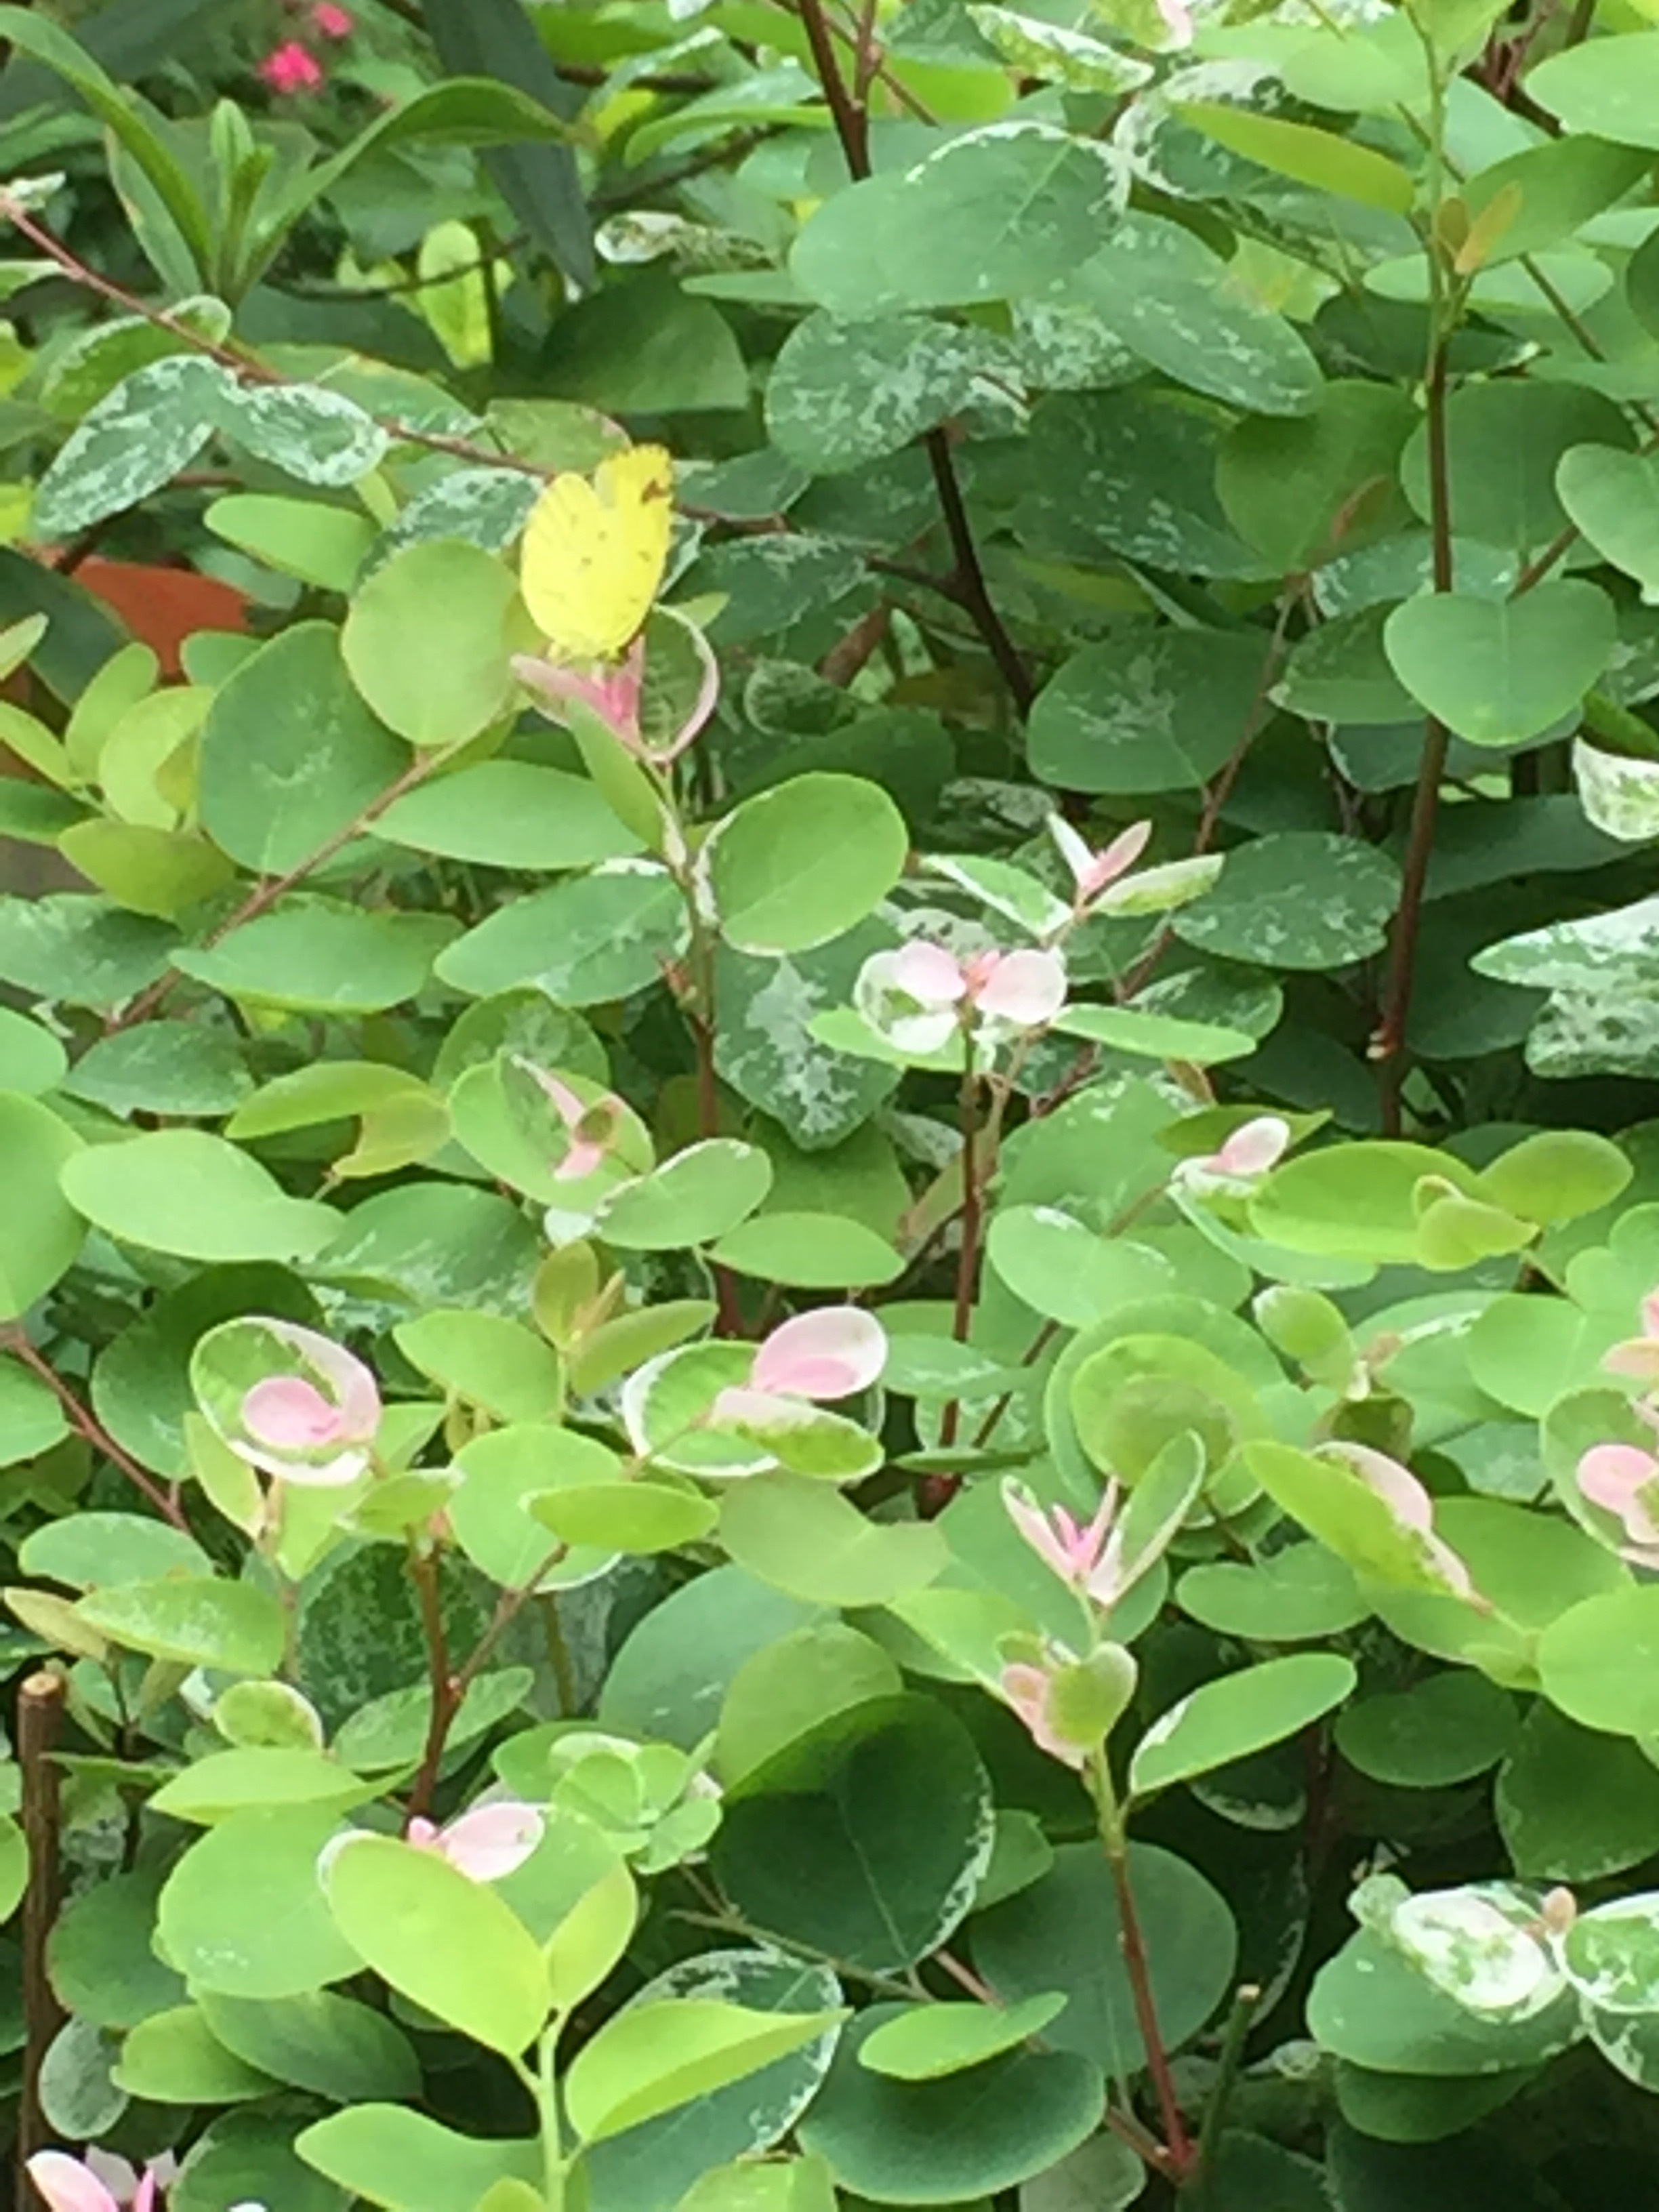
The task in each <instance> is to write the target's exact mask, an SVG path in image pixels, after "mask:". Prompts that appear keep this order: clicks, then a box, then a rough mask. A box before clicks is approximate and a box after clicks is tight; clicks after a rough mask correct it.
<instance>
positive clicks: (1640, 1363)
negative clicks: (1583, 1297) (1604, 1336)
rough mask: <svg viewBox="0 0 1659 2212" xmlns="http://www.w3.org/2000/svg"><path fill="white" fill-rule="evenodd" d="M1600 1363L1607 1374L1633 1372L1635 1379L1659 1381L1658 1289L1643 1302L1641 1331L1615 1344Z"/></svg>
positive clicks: (1651, 1292)
mask: <svg viewBox="0 0 1659 2212" xmlns="http://www.w3.org/2000/svg"><path fill="white" fill-rule="evenodd" d="M1601 1364H1602V1366H1603V1367H1605V1368H1606V1369H1607V1372H1608V1374H1609V1375H1633V1376H1635V1377H1636V1378H1637V1380H1638V1382H1642V1383H1659V1291H1650V1292H1649V1294H1648V1296H1647V1297H1644V1299H1643V1301H1642V1334H1640V1336H1629V1337H1626V1339H1625V1340H1624V1342H1623V1343H1622V1344H1615V1345H1614V1346H1613V1349H1612V1351H1611V1352H1608V1353H1607V1356H1606V1358H1604V1359H1603V1360H1602V1362H1601Z"/></svg>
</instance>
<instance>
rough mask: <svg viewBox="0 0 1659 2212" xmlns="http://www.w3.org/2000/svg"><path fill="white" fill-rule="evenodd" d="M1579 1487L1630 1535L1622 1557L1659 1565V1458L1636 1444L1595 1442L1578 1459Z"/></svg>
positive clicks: (1641, 1565) (1633, 1561)
mask: <svg viewBox="0 0 1659 2212" xmlns="http://www.w3.org/2000/svg"><path fill="white" fill-rule="evenodd" d="M1578 1487H1579V1489H1580V1491H1581V1492H1583V1495H1584V1496H1585V1497H1586V1498H1588V1499H1589V1502H1590V1504H1592V1505H1599V1506H1600V1507H1601V1510H1602V1512H1604V1513H1611V1514H1612V1516H1613V1518H1614V1520H1615V1521H1617V1522H1619V1524H1620V1527H1621V1528H1623V1529H1624V1532H1625V1534H1626V1536H1628V1537H1629V1538H1630V1540H1631V1541H1630V1542H1629V1543H1628V1544H1626V1545H1625V1546H1623V1547H1621V1556H1622V1557H1624V1558H1625V1559H1628V1560H1630V1562H1631V1563H1632V1565H1634V1566H1638V1567H1659V1510H1656V1509H1659V1459H1656V1458H1655V1457H1654V1455H1653V1454H1652V1453H1651V1452H1645V1451H1644V1450H1642V1449H1641V1448H1640V1446H1639V1445H1637V1444H1595V1445H1593V1446H1592V1447H1591V1449H1589V1451H1587V1452H1586V1453H1585V1454H1584V1455H1583V1458H1582V1459H1581V1460H1580V1461H1579V1462H1578Z"/></svg>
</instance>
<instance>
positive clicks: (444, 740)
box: [340, 539, 519, 746]
mask: <svg viewBox="0 0 1659 2212" xmlns="http://www.w3.org/2000/svg"><path fill="white" fill-rule="evenodd" d="M518 604H519V599H518V585H517V583H516V582H515V580H514V579H513V574H512V571H511V570H510V569H509V568H507V567H506V566H505V564H504V563H503V562H501V561H498V560H497V559H496V558H495V556H494V555H493V554H490V553H486V552H484V551H483V549H482V548H481V547H479V546H476V545H464V544H458V543H457V542H455V541H454V540H453V539H436V540H434V541H433V542H432V543H430V544H416V545H410V546H407V547H405V548H404V550H403V551H402V552H400V553H397V554H394V555H393V556H392V559H391V560H390V561H388V562H386V565H385V567H384V568H379V569H377V570H376V571H375V573H374V575H373V576H371V577H370V578H369V580H368V583H366V584H365V585H364V586H363V587H362V591H361V592H358V594H357V596H356V599H354V601H353V602H352V607H351V611H350V613H349V615H348V616H347V617H346V623H345V629H344V630H343V632H342V634H341V638H340V650H341V652H342V653H343V654H344V656H345V665H346V667H347V669H348V670H349V672H350V676H351V680H352V682H353V683H354V684H356V687H357V689H358V690H359V691H360V692H361V693H362V696H363V697H364V699H365V700H366V701H367V702H368V705H369V706H370V708H372V709H373V710H374V713H375V714H377V715H378V716H379V717H380V720H381V721H383V722H384V723H385V724H386V726H387V728H388V729H392V730H395V731H396V732H397V733H398V736H399V737H400V738H408V739H409V741H410V744H413V745H419V746H426V745H441V746H449V745H459V744H465V741H466V740H467V739H468V738H476V737H477V736H478V735H479V734H480V733H481V732H483V731H484V730H487V729H488V728H489V726H490V724H491V723H492V722H495V721H497V720H500V719H501V716H502V715H503V714H505V713H506V712H507V708H508V706H509V705H510V704H511V702H512V699H513V692H514V689H515V686H516V684H517V678H515V677H514V675H513V665H512V649H513V639H512V637H511V635H509V630H508V620H509V617H510V616H511V615H512V614H513V611H514V609H515V608H516V607H517V605H518Z"/></svg>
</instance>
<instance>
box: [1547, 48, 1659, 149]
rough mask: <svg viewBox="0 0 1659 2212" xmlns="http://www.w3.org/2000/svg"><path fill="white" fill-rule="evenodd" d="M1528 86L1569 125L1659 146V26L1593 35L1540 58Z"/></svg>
mask: <svg viewBox="0 0 1659 2212" xmlns="http://www.w3.org/2000/svg"><path fill="white" fill-rule="evenodd" d="M1527 92H1528V96H1529V97H1530V98H1531V99H1533V100H1536V101H1537V102H1538V103H1539V105H1540V106H1541V107H1545V108H1547V109H1548V111H1549V112H1550V113H1551V114H1552V115H1556V116H1559V118H1560V119H1561V121H1562V122H1563V123H1565V125H1567V127H1568V129H1569V130H1571V131H1583V132H1584V133H1585V134H1586V135H1587V136H1588V137H1592V138H1611V139H1612V140H1613V143H1615V144H1616V145H1622V146H1653V147H1659V31H1641V32H1638V33H1634V34H1632V33H1629V32H1626V33H1623V34H1622V35H1620V36H1617V37H1613V38H1607V39H1592V40H1586V41H1585V42H1584V43H1583V45H1581V46H1576V47H1574V48H1573V49H1572V50H1571V52H1566V53H1559V54H1555V55H1553V56H1552V57H1551V58H1550V59H1549V60H1548V61H1546V62H1541V63H1540V64H1539V66H1538V67H1537V68H1536V69H1535V70H1531V71H1530V72H1529V73H1528V77H1527Z"/></svg>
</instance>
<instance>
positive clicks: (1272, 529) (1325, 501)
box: [1179, 108, 1416, 639]
mask: <svg viewBox="0 0 1659 2212" xmlns="http://www.w3.org/2000/svg"><path fill="white" fill-rule="evenodd" d="M1225 112H1227V113H1228V114H1230V115H1235V116H1237V117H1238V118H1239V119H1240V120H1241V121H1243V122H1249V123H1252V124H1260V123H1267V122H1270V121H1271V118H1266V117H1261V116H1256V115H1250V114H1249V113H1248V112H1246V111H1245V110H1243V109H1241V108H1230V109H1228V110H1226V111H1225ZM1415 421H1416V415H1415V411H1414V410H1413V408H1412V407H1411V405H1410V404H1409V403H1408V402H1407V398H1406V395H1405V394H1404V393H1403V392H1399V391H1397V390H1395V389H1394V388H1393V387H1391V386H1385V385H1378V384H1362V383H1359V382H1357V381H1356V382H1346V381H1345V382H1340V383H1330V384H1328V385H1327V386H1325V388H1324V391H1323V392H1322V394H1321V396H1320V402H1319V406H1318V409H1317V410H1316V412H1315V413H1313V414H1311V415H1293V416H1261V415H1254V416H1245V417H1244V419H1243V421H1242V422H1237V423H1235V425H1234V426H1233V428H1232V429H1231V431H1230V432H1229V433H1228V435H1227V438H1226V441H1225V444H1224V445H1223V446H1222V448H1221V453H1220V458H1219V459H1218V463H1217V465H1216V490H1217V492H1218V494H1219V495H1220V500H1221V504H1222V506H1223V507H1224V508H1225V511H1226V513H1227V517H1228V520H1230V521H1231V523H1232V525H1233V527H1234V528H1235V529H1236V530H1237V532H1238V533H1239V535H1240V536H1241V537H1242V538H1243V539H1244V540H1245V541H1246V543H1247V544H1250V545H1253V546H1255V548H1256V549H1257V550H1259V551H1260V552H1261V555H1262V556H1263V557H1264V559H1266V560H1267V561H1269V562H1271V563H1272V564H1273V567H1274V568H1276V569H1279V570H1281V571H1284V572H1285V573H1287V574H1291V573H1295V572H1297V571H1298V570H1303V569H1306V568H1311V567H1313V566H1314V565H1315V564H1316V562H1322V561H1328V560H1330V559H1332V558H1333V557H1334V556H1338V555H1340V554H1342V553H1345V552H1347V551H1349V550H1352V548H1353V547H1354V545H1355V544H1367V543H1369V542H1370V540H1371V539H1372V538H1375V537H1376V536H1377V535H1378V534H1379V532H1382V531H1386V530H1389V529H1390V528H1397V527H1398V526H1399V524H1400V523H1401V521H1403V520H1405V513H1404V508H1403V507H1402V505H1401V497H1400V492H1399V488H1398V484H1397V482H1396V477H1397V475H1398V471H1399V466H1400V456H1401V449H1402V447H1404V445H1405V442H1406V440H1407V436H1408V435H1409V434H1410V432H1411V429H1412V427H1413V423H1414V422H1415ZM1328 627H1329V625H1328V624H1327V625H1325V626H1324V628H1322V629H1316V630H1315V631H1313V632H1312V633H1311V634H1310V637H1311V638H1312V639H1316V638H1320V637H1322V636H1323V635H1324V634H1325V629H1327V628H1328ZM1179 634H1180V635H1185V633H1179Z"/></svg>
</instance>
